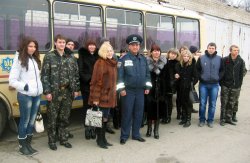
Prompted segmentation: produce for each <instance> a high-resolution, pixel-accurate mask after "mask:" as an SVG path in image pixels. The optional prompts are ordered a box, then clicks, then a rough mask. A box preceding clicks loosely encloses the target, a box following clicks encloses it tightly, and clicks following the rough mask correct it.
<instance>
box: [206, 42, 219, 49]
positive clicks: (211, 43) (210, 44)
mask: <svg viewBox="0 0 250 163" xmlns="http://www.w3.org/2000/svg"><path fill="white" fill-rule="evenodd" d="M209 46H214V47H215V49H216V48H217V46H216V44H215V43H214V42H210V43H209V44H208V45H207V48H208V47H209Z"/></svg>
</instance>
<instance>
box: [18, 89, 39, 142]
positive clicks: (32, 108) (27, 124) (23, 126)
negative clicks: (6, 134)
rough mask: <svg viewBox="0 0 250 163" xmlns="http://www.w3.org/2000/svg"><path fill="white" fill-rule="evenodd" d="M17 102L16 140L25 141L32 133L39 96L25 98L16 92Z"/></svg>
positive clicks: (25, 96)
mask: <svg viewBox="0 0 250 163" xmlns="http://www.w3.org/2000/svg"><path fill="white" fill-rule="evenodd" d="M17 100H18V103H19V110H20V121H19V126H18V138H19V139H25V138H26V137H27V135H32V133H33V128H34V123H35V119H36V115H37V112H38V108H39V105H40V96H35V97H33V96H27V95H24V94H22V93H19V92H18V94H17Z"/></svg>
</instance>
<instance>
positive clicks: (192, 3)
mask: <svg viewBox="0 0 250 163" xmlns="http://www.w3.org/2000/svg"><path fill="white" fill-rule="evenodd" d="M135 1H140V2H146V1H148V2H154V3H158V2H157V0H135ZM166 1H167V2H169V3H168V4H169V5H174V6H180V7H184V8H186V9H189V10H193V11H197V12H199V13H200V14H201V15H202V14H207V15H211V16H216V17H220V18H224V19H227V20H233V21H236V22H240V23H244V24H248V25H250V12H246V11H245V10H244V9H239V8H235V7H232V6H228V5H227V4H224V3H221V2H220V1H218V0H166Z"/></svg>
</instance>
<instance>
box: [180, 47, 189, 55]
mask: <svg viewBox="0 0 250 163" xmlns="http://www.w3.org/2000/svg"><path fill="white" fill-rule="evenodd" d="M181 49H184V50H188V47H187V46H185V45H183V46H181V47H180V49H179V53H181Z"/></svg>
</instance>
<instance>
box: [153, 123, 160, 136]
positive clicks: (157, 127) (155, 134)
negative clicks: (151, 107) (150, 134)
mask: <svg viewBox="0 0 250 163" xmlns="http://www.w3.org/2000/svg"><path fill="white" fill-rule="evenodd" d="M159 125H160V121H159V120H156V121H155V124H154V138H155V139H159Z"/></svg>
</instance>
